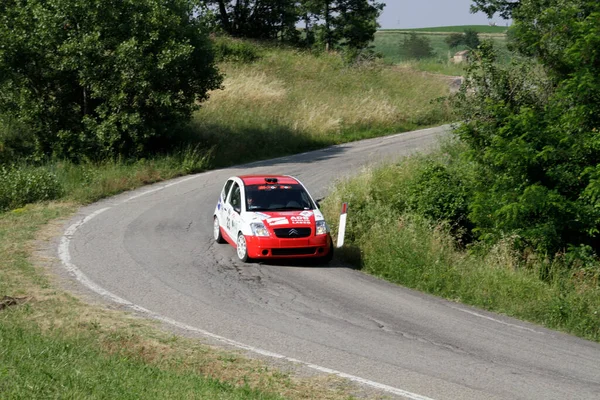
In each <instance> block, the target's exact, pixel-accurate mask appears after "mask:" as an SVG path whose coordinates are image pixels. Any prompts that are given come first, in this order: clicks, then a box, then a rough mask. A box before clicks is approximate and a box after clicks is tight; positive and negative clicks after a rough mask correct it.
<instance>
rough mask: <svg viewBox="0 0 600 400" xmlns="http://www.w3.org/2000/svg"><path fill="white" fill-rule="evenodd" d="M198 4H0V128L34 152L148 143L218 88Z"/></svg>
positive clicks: (129, 0)
mask: <svg viewBox="0 0 600 400" xmlns="http://www.w3.org/2000/svg"><path fill="white" fill-rule="evenodd" d="M202 15H203V13H202V12H201V10H200V8H198V7H197V6H195V3H194V2H193V1H189V0H168V1H159V0H123V1H102V0H90V1H88V0H76V1H73V0H52V1H45V0H27V1H25V0H5V1H3V2H2V3H0V93H1V95H0V125H2V126H3V127H6V126H8V125H17V126H19V127H21V128H22V129H24V130H28V131H30V132H31V133H32V135H33V136H34V142H35V151H36V153H37V154H38V155H39V156H47V155H51V154H53V155H56V156H59V157H68V158H75V159H77V158H82V157H90V158H100V157H105V156H114V155H117V154H119V155H132V154H139V153H140V152H143V151H146V150H149V149H150V148H151V147H152V144H153V141H154V140H156V139H157V138H161V137H162V138H164V137H168V136H169V135H170V134H171V132H172V129H173V128H174V127H175V126H176V125H177V124H180V123H183V122H185V121H187V120H189V118H190V117H191V114H192V112H193V111H194V110H195V109H197V107H198V103H200V102H201V101H203V100H205V99H206V98H207V92H208V91H209V90H211V89H215V88H217V87H219V85H220V83H221V78H220V76H219V74H218V71H217V69H216V68H215V66H214V62H213V56H212V54H213V53H212V51H211V48H210V42H209V40H208V37H207V34H206V32H205V29H204V27H203V26H204V24H203V21H202Z"/></svg>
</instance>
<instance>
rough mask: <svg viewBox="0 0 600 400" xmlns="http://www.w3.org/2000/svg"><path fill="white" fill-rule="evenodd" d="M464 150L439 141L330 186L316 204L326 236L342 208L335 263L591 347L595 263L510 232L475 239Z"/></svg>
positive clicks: (596, 322)
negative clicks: (341, 241)
mask: <svg viewBox="0 0 600 400" xmlns="http://www.w3.org/2000/svg"><path fill="white" fill-rule="evenodd" d="M466 151H467V148H466V146H464V145H463V144H460V143H456V142H455V143H448V144H445V145H444V146H443V147H442V149H441V150H440V151H438V152H435V153H432V154H429V155H418V156H413V157H410V158H407V159H405V160H402V161H401V162H399V163H398V164H393V165H387V166H384V167H381V168H373V169H367V170H365V171H363V172H362V173H361V174H360V175H359V176H357V177H355V178H352V179H349V180H347V181H344V182H341V183H339V184H338V185H337V186H336V187H335V189H334V190H333V191H332V192H331V193H330V195H329V196H328V197H327V198H326V200H325V201H324V202H323V209H324V212H325V214H326V218H327V220H328V221H330V222H331V223H333V227H332V229H333V231H334V232H336V231H337V225H336V224H337V219H338V213H339V205H340V204H341V203H342V202H348V203H349V204H350V207H349V214H348V215H349V217H348V225H347V231H346V244H345V245H344V246H345V248H344V249H342V250H341V251H339V252H338V256H339V257H341V259H343V260H344V261H346V262H349V263H351V264H353V265H355V266H356V267H358V268H360V269H361V270H362V271H364V272H366V273H369V274H372V275H375V276H378V277H380V278H383V279H386V280H388V281H390V282H394V283H397V284H400V285H403V286H406V287H410V288H413V289H416V290H420V291H423V292H426V293H430V294H433V295H436V296H440V297H444V298H446V299H448V300H450V301H455V302H458V303H464V304H470V305H473V306H476V307H481V308H483V309H486V310H490V311H495V312H499V313H503V314H506V315H509V316H512V317H516V318H519V319H522V320H526V321H531V322H534V323H538V324H540V325H544V326H546V327H549V328H552V329H557V330H561V331H564V332H568V333H571V334H574V335H577V336H580V337H583V338H587V339H590V340H595V341H600V263H599V262H598V260H597V257H596V256H595V255H594V254H593V253H592V252H589V251H587V250H586V249H585V248H579V249H575V250H574V251H571V252H567V253H564V252H561V253H558V254H556V255H555V256H554V257H548V256H546V255H544V254H543V253H540V252H536V251H534V250H533V249H531V248H527V249H523V250H520V249H519V248H517V247H515V241H518V240H519V239H520V237H519V235H518V234H517V233H507V234H506V236H504V237H502V238H501V239H499V240H497V241H494V242H489V243H486V242H483V241H477V240H474V236H473V235H474V233H473V228H474V224H473V221H472V220H471V218H470V210H471V208H470V207H471V205H472V203H473V200H474V199H473V197H474V196H475V189H474V188H475V187H476V185H477V179H478V175H477V167H476V165H475V164H473V162H471V161H469V160H468V159H466V158H465V157H464V154H465V152H466Z"/></svg>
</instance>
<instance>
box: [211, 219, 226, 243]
mask: <svg viewBox="0 0 600 400" xmlns="http://www.w3.org/2000/svg"><path fill="white" fill-rule="evenodd" d="M213 235H214V238H215V242H217V243H221V244H222V243H225V239H223V235H222V234H221V225H220V224H219V218H217V217H216V216H215V218H214V220H213Z"/></svg>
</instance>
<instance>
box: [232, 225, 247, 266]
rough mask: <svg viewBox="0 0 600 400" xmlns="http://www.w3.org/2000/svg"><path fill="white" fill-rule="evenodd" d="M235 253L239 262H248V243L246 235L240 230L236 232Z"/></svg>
mask: <svg viewBox="0 0 600 400" xmlns="http://www.w3.org/2000/svg"><path fill="white" fill-rule="evenodd" d="M235 250H236V253H237V256H238V258H239V259H240V261H241V262H248V261H249V260H250V257H248V243H246V237H245V236H244V234H243V233H242V232H240V233H239V234H238V237H237V241H236V249H235Z"/></svg>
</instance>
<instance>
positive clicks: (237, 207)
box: [233, 206, 242, 214]
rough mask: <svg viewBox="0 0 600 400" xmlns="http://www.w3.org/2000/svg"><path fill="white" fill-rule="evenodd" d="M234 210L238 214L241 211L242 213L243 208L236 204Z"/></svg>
mask: <svg viewBox="0 0 600 400" xmlns="http://www.w3.org/2000/svg"><path fill="white" fill-rule="evenodd" d="M233 211H235V212H236V213H238V214H239V213H241V212H242V209H241V208H240V207H239V206H234V207H233Z"/></svg>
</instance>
